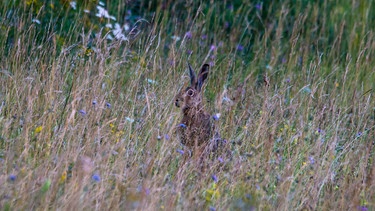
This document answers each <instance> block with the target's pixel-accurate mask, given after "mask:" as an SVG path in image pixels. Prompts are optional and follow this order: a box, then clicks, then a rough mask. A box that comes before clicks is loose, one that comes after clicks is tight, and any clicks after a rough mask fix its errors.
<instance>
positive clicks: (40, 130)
mask: <svg viewBox="0 0 375 211" xmlns="http://www.w3.org/2000/svg"><path fill="white" fill-rule="evenodd" d="M42 129H43V126H39V127H37V128H35V133H40V132H42Z"/></svg>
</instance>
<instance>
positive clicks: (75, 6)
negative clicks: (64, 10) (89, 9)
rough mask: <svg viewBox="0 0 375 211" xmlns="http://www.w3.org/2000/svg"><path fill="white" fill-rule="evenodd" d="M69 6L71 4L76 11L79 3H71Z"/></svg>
mask: <svg viewBox="0 0 375 211" xmlns="http://www.w3.org/2000/svg"><path fill="white" fill-rule="evenodd" d="M69 4H70V6H71V7H72V8H73V9H74V10H76V9H77V2H75V1H71V2H70V3H69Z"/></svg>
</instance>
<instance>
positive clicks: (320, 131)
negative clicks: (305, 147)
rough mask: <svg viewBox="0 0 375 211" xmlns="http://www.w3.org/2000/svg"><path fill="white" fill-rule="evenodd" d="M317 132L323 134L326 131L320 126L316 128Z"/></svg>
mask: <svg viewBox="0 0 375 211" xmlns="http://www.w3.org/2000/svg"><path fill="white" fill-rule="evenodd" d="M316 133H317V134H323V133H324V131H323V130H322V129H320V128H318V129H317V130H316Z"/></svg>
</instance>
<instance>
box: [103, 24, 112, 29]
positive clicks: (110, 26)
mask: <svg viewBox="0 0 375 211" xmlns="http://www.w3.org/2000/svg"><path fill="white" fill-rule="evenodd" d="M105 27H106V28H109V29H112V28H113V26H112V24H111V23H107V24H106V25H105Z"/></svg>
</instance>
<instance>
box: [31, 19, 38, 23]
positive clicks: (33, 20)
mask: <svg viewBox="0 0 375 211" xmlns="http://www.w3.org/2000/svg"><path fill="white" fill-rule="evenodd" d="M31 22H33V23H37V24H40V20H38V19H35V18H34V19H32V20H31Z"/></svg>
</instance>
